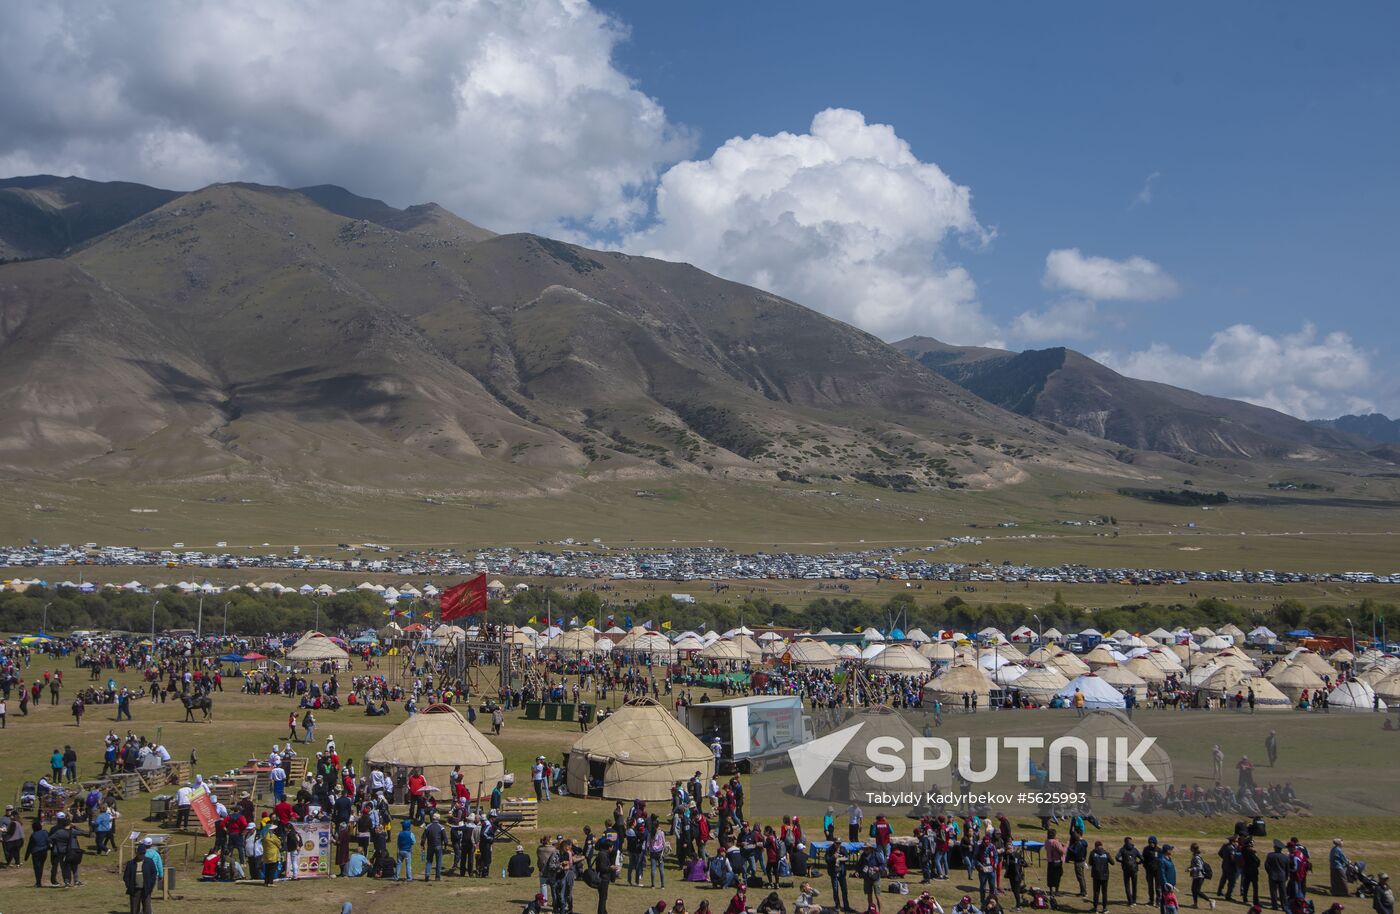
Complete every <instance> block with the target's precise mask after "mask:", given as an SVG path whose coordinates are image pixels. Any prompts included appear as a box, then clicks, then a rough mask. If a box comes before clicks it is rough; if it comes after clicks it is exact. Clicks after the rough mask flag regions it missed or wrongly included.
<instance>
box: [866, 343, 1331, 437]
mask: <svg viewBox="0 0 1400 914" xmlns="http://www.w3.org/2000/svg"><path fill="white" fill-rule="evenodd" d="M892 345H894V346H895V348H897V349H900V350H901V351H902V352H904V353H905V354H907V355H909V356H910V357H911V358H914V359H916V360H918V361H919V362H920V363H921V364H923V365H925V366H926V367H928V368H929V369H931V370H933V371H936V372H938V373H940V374H942V375H943V376H944V377H947V378H948V379H949V380H951V381H953V382H954V383H957V384H960V385H962V386H963V387H966V388H967V389H968V390H970V391H971V392H973V393H975V394H977V395H978V396H980V397H982V398H983V399H986V400H988V401H990V402H992V403H996V404H997V405H999V406H1002V407H1003V408H1005V409H1008V410H1010V411H1011V412H1014V413H1017V414H1018V415H1023V416H1029V417H1032V418H1035V419H1037V420H1039V421H1041V422H1045V423H1048V424H1050V425H1052V426H1057V427H1064V428H1073V429H1077V430H1079V431H1082V432H1085V433H1087V434H1090V435H1093V436H1095V437H1098V438H1103V439H1106V440H1109V441H1114V442H1117V443H1119V444H1122V445H1125V446H1128V447H1131V448H1135V449H1140V450H1147V451H1156V452H1161V453H1166V454H1172V455H1178V456H1184V457H1194V456H1207V457H1217V458H1231V459H1244V460H1250V459H1258V458H1268V459H1286V460H1318V459H1323V458H1324V457H1325V456H1326V454H1327V452H1328V451H1355V450H1356V448H1357V441H1356V440H1355V439H1354V438H1352V437H1351V436H1349V435H1345V434H1341V433H1339V432H1337V431H1334V430H1331V429H1328V428H1322V427H1318V426H1315V425H1311V424H1309V423H1307V422H1304V421H1303V420H1301V419H1297V418H1295V417H1293V416H1289V415H1286V414H1284V413H1280V412H1277V411H1275V410H1271V409H1268V408H1267V407H1262V406H1256V405H1254V404H1250V403H1245V402H1243V401H1239V400H1230V399H1227V398H1224V397H1214V396H1210V395H1208V394H1201V393H1197V392H1195V391H1191V390H1187V389H1185V388H1182V387H1176V386H1173V385H1170V384H1163V383H1161V382H1157V381H1144V380H1140V379H1137V378H1129V377H1127V376H1125V375H1122V374H1119V373H1118V372H1116V371H1114V370H1113V369H1111V368H1109V367H1108V366H1106V365H1103V364H1101V363H1099V362H1096V361H1094V360H1093V359H1091V358H1089V357H1088V356H1086V355H1084V354H1083V353H1081V352H1077V351H1075V350H1073V349H1069V348H1066V347H1063V346H1061V347H1053V348H1049V349H1030V350H1026V351H1024V352H1019V353H1018V352H1010V351H1007V350H997V349H988V348H984V347H959V346H950V345H948V344H945V343H941V342H940V341H937V340H930V339H929V338H927V337H910V338H908V339H905V340H900V341H898V342H896V343H894V344H892Z"/></svg>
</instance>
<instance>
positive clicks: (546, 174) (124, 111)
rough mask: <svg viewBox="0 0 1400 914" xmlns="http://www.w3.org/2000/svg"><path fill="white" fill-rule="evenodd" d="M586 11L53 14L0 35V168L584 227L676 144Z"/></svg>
mask: <svg viewBox="0 0 1400 914" xmlns="http://www.w3.org/2000/svg"><path fill="white" fill-rule="evenodd" d="M624 37H625V33H624V31H623V29H622V27H621V26H620V25H619V24H618V23H617V22H616V21H614V20H613V19H611V18H609V17H608V16H606V15H605V14H603V13H601V12H599V11H598V10H596V9H594V8H593V7H592V6H590V5H589V4H588V3H586V2H584V0H518V2H517V0H398V2H381V0H303V2H298V3H286V2H284V0H245V2H240V3H235V4H229V3H225V2H220V0H150V2H142V3H124V2H119V0H55V2H50V3H42V4H41V3H34V4H28V3H21V4H11V5H8V6H7V8H6V11H5V13H4V16H3V28H0V83H3V84H4V85H7V86H10V87H23V91H11V92H4V93H0V123H3V124H4V125H5V126H4V130H3V131H0V173H8V174H14V173H22V172H34V171H51V172H58V173H60V174H68V173H76V174H81V175H83V176H86V177H93V178H99V179H104V178H122V179H126V180H137V181H145V182H148V183H151V184H155V185H158V186H165V187H174V188H176V189H189V188H193V187H195V186H199V185H202V184H206V183H211V182H214V181H227V180H238V179H242V180H255V181H266V182H276V183H281V184H287V185H293V186H297V185H303V184H313V183H316V184H319V183H326V182H331V183H338V184H343V185H345V186H347V187H348V188H350V189H351V190H353V191H355V192H357V193H363V194H370V195H374V196H382V197H384V198H386V199H388V200H390V201H391V202H394V203H397V204H400V205H402V204H405V203H413V202H423V201H425V200H428V199H433V200H436V201H437V202H439V203H442V204H444V205H446V206H448V207H449V208H451V209H453V210H455V211H457V212H459V213H460V214H461V215H463V216H465V217H467V218H469V219H473V220H475V221H478V222H481V223H482V224H484V225H486V226H489V227H491V228H496V229H519V228H531V229H539V230H550V229H553V228H554V227H556V226H557V225H559V224H560V223H573V224H578V223H583V224H587V225H589V226H591V227H592V228H593V229H594V230H596V231H603V230H606V229H607V228H608V227H609V226H614V227H615V226H618V225H625V224H630V223H631V222H633V221H634V220H635V219H636V218H638V217H639V216H641V215H643V214H644V213H645V210H646V200H647V199H648V198H647V194H648V193H649V191H650V188H651V186H652V185H653V184H654V182H655V180H656V176H657V173H658V172H659V170H660V169H661V168H662V167H664V165H665V164H667V163H669V162H674V161H676V160H677V159H680V158H683V157H684V156H685V155H687V154H689V152H690V151H691V148H692V145H693V144H692V143H691V141H690V137H689V135H688V134H687V132H686V131H684V130H683V129H678V128H677V127H676V126H675V125H673V124H671V123H670V122H669V121H668V119H667V117H666V113H665V111H664V110H663V109H662V107H661V105H660V104H659V103H658V102H656V100H654V99H652V98H650V97H648V96H647V95H645V94H644V93H643V92H641V91H639V90H638V89H637V88H636V87H635V86H634V85H633V84H632V83H631V81H630V80H629V79H628V78H627V77H626V76H625V75H624V74H623V73H621V72H620V71H619V70H618V69H617V67H616V66H615V65H614V64H613V62H612V54H613V50H614V48H615V46H616V45H617V43H618V42H619V41H620V40H622V39H623V38H624Z"/></svg>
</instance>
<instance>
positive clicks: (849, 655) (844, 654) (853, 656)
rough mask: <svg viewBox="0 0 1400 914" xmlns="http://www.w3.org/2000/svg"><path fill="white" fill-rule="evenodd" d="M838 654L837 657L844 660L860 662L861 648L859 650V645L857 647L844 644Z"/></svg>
mask: <svg viewBox="0 0 1400 914" xmlns="http://www.w3.org/2000/svg"><path fill="white" fill-rule="evenodd" d="M836 653H837V655H838V656H839V657H840V658H841V659H842V660H859V659H860V648H859V647H858V646H857V645H855V644H851V643H846V644H843V645H841V647H840V649H839V650H838V651H837V652H836Z"/></svg>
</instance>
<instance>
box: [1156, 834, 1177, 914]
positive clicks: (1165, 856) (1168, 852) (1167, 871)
mask: <svg viewBox="0 0 1400 914" xmlns="http://www.w3.org/2000/svg"><path fill="white" fill-rule="evenodd" d="M1172 850H1173V848H1172V845H1170V844H1163V845H1162V859H1161V863H1160V864H1158V865H1159V866H1160V867H1161V874H1162V878H1161V882H1162V895H1165V894H1166V890H1167V889H1168V888H1172V889H1175V888H1176V861H1175V860H1173V859H1172ZM1162 895H1159V896H1158V897H1157V904H1158V907H1164V902H1163V900H1162Z"/></svg>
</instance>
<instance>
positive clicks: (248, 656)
mask: <svg viewBox="0 0 1400 914" xmlns="http://www.w3.org/2000/svg"><path fill="white" fill-rule="evenodd" d="M243 659H244V660H266V659H267V658H266V657H264V656H263V655H262V654H259V653H258V652H257V651H249V652H248V653H246V654H244V655H243Z"/></svg>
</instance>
